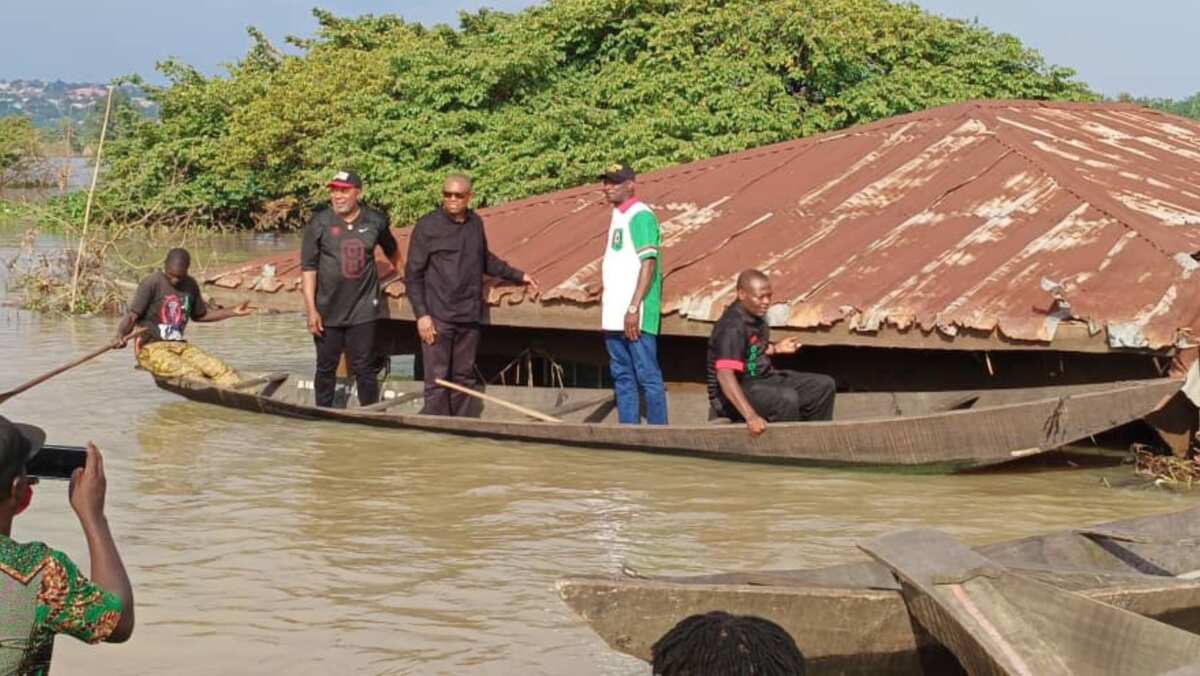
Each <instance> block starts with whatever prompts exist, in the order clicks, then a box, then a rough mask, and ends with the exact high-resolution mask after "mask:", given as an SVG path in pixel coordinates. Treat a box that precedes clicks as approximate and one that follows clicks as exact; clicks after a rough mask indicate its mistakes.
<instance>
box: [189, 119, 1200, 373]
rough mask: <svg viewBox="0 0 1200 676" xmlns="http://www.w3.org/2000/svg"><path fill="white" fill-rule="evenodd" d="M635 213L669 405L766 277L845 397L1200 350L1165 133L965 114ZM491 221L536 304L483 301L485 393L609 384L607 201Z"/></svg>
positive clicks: (397, 319)
mask: <svg viewBox="0 0 1200 676" xmlns="http://www.w3.org/2000/svg"><path fill="white" fill-rule="evenodd" d="M638 191H639V195H640V196H641V198H642V199H643V200H644V201H645V202H647V203H648V204H649V205H651V206H652V207H653V209H654V210H655V212H656V213H657V214H658V216H659V219H660V221H661V223H662V235H663V248H662V251H663V254H662V265H663V273H664V292H663V293H664V297H663V313H664V316H663V323H662V335H661V336H660V339H659V340H660V342H659V346H660V347H659V350H660V361H661V362H662V365H663V369H664V375H665V376H666V378H667V380H668V381H670V382H672V383H673V385H672V386H673V387H688V385H687V384H688V383H700V382H702V381H703V374H704V353H705V345H706V340H707V337H708V335H709V333H710V331H711V329H712V325H713V323H714V322H715V321H716V320H717V318H718V317H719V316H720V314H721V312H722V310H723V309H724V307H725V306H726V305H727V304H728V303H730V302H731V301H732V300H734V298H735V290H734V278H735V277H736V275H737V274H738V272H739V271H741V270H743V269H745V268H750V267H754V268H760V269H762V270H764V271H766V272H767V273H768V274H769V275H770V278H771V280H772V283H773V286H774V292H775V302H776V306H775V307H773V308H772V310H771V312H770V314H769V315H768V319H769V321H770V323H771V324H772V326H773V327H774V329H773V331H774V336H775V337H777V338H778V337H782V336H785V335H795V336H798V337H799V338H800V339H801V340H802V341H803V342H804V343H805V345H806V347H805V348H804V349H802V350H801V352H800V353H799V354H798V355H796V356H795V357H793V358H790V359H791V361H789V362H787V364H786V365H787V366H789V367H792V368H800V369H805V370H815V371H820V372H825V373H829V374H831V375H833V376H835V377H836V378H837V380H838V381H839V385H840V387H841V388H842V389H846V390H897V389H900V390H929V389H964V388H984V387H1015V386H1027V385H1043V384H1060V383H1061V384H1066V383H1083V382H1096V381H1107V380H1116V379H1124V378H1143V377H1156V376H1159V375H1161V374H1163V373H1165V372H1167V371H1168V370H1170V369H1172V368H1175V369H1178V368H1180V365H1181V363H1182V362H1181V360H1180V359H1179V358H1180V357H1184V356H1187V355H1190V354H1191V353H1194V352H1195V350H1193V349H1189V348H1192V347H1193V346H1194V345H1196V343H1195V340H1196V338H1197V336H1196V335H1194V334H1196V333H1197V332H1198V331H1200V294H1198V293H1197V280H1200V272H1197V270H1198V268H1200V262H1198V256H1200V124H1197V123H1195V122H1191V121H1188V120H1183V119H1180V118H1177V117H1173V116H1170V115H1167V114H1164V113H1159V112H1155V111H1151V110H1147V109H1144V108H1140V107H1137V106H1133V105H1129V104H1119V103H1088V104H1078V103H1054V102H1023V101H985V102H975V103H966V104H960V105H953V106H948V107H943V108H938V109H934V110H929V111H925V112H921V113H915V114H910V115H905V116H901V117H896V118H892V119H888V120H883V121H880V122H876V123H873V124H868V125H862V126H858V127H854V128H850V129H847V130H844V131H839V132H835V133H828V134H824V135H820V136H814V137H810V138H804V139H800V140H796V141H788V142H785V143H779V144H776V145H771V146H766V147H763V148H757V149H753V150H747V151H744V152H739V153H735V154H731V155H726V156H722V157H717V158H713V159H710V160H704V161H700V162H694V163H691V164H686V165H682V166H677V167H672V168H668V169H663V170H660V171H655V172H651V173H647V174H644V175H642V176H640V177H639V179H638ZM481 213H482V215H483V216H484V218H485V222H486V225H487V231H488V238H489V241H490V244H491V246H492V249H493V250H494V251H495V252H496V253H497V254H499V255H500V256H501V257H503V258H505V259H506V260H508V261H510V262H512V263H513V264H514V265H516V266H518V267H520V268H522V269H524V270H527V271H529V272H530V273H531V274H533V275H534V276H536V277H537V278H538V280H539V282H540V283H541V286H542V295H541V297H540V298H533V297H530V295H528V294H527V292H526V291H525V290H524V289H523V288H518V287H514V286H510V285H495V284H493V285H489V286H488V287H487V290H486V293H487V295H488V303H489V310H488V318H487V324H488V326H487V327H486V328H485V330H484V338H483V340H482V345H481V348H480V368H481V370H482V371H483V374H484V376H485V377H486V378H487V379H489V381H493V382H497V381H498V380H499V379H501V378H503V379H505V381H506V382H508V383H510V384H511V383H513V382H514V378H518V379H519V380H520V382H522V384H524V383H525V382H527V381H528V379H529V378H532V379H533V381H534V383H536V384H551V383H560V382H565V384H567V385H580V386H587V385H596V386H598V385H602V384H603V383H604V378H605V377H606V372H607V369H606V368H605V364H606V360H607V357H606V354H605V351H604V346H603V341H602V340H601V339H600V336H599V325H600V307H599V303H600V284H601V281H600V280H601V275H600V260H601V256H602V253H603V248H604V241H605V235H606V233H607V228H608V221H609V213H610V207H609V206H608V205H607V204H605V202H604V200H603V197H602V195H601V193H600V191H599V188H598V186H596V185H591V186H584V187H580V188H575V189H571V190H564V191H561V192H555V193H551V194H547V195H541V196H538V197H532V198H528V199H523V200H519V201H516V202H511V203H508V204H503V205H500V206H497V207H491V208H488V209H484V210H482V211H481ZM407 233H408V231H407V230H404V229H401V230H398V231H397V235H398V237H399V239H400V244H401V247H402V249H404V248H406V247H407ZM379 265H380V275H381V278H382V279H384V280H385V281H386V280H387V279H388V278H389V277H391V281H390V282H388V283H387V284H386V287H385V293H386V295H387V297H388V309H389V313H390V317H391V319H390V320H389V321H388V322H387V323H386V328H384V329H383V330H381V332H380V339H381V341H382V347H383V348H384V349H386V350H388V351H390V352H391V353H393V354H402V353H414V352H417V351H418V349H417V338H416V330H415V327H414V318H413V316H412V312H411V309H410V307H409V305H408V303H407V302H406V300H405V293H404V292H405V288H404V281H403V279H401V278H399V277H397V276H395V275H394V273H393V270H391V267H390V265H389V264H387V263H386V262H385V261H383V260H382V259H379ZM206 282H207V284H208V287H207V290H208V291H209V292H211V293H212V294H213V296H214V297H215V298H216V299H217V300H218V301H225V302H233V301H236V300H241V299H244V298H251V299H252V300H253V301H254V303H255V304H257V305H259V306H261V307H268V308H275V309H279V310H295V311H299V310H302V308H303V302H302V300H301V297H300V269H299V253H298V252H293V253H289V254H284V255H280V256H273V257H271V258H269V259H260V260H257V261H252V262H250V263H248V264H246V265H242V266H238V267H237V268H234V269H229V270H224V271H221V272H219V273H217V274H214V275H212V276H210V277H209V278H208V279H207V280H206ZM297 327H298V328H297V330H302V327H301V326H300V324H298V325H297ZM418 362H419V360H418ZM556 366H557V367H561V368H556Z"/></svg>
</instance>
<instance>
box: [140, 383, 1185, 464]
mask: <svg viewBox="0 0 1200 676" xmlns="http://www.w3.org/2000/svg"><path fill="white" fill-rule="evenodd" d="M248 378H250V380H249V381H248V382H244V383H242V386H240V387H234V388H222V387H217V386H215V385H213V384H212V383H210V382H207V381H197V380H190V379H183V378H157V379H156V382H157V383H158V386H159V387H161V388H163V389H165V390H168V391H170V392H174V393H176V394H179V395H182V396H184V397H187V398H189V399H194V400H196V401H202V402H207V403H211V404H217V405H219V406H226V407H230V408H238V409H243V410H248V411H257V412H262V413H270V414H274V415H282V416H290V417H296V418H307V419H314V420H332V421H338V422H350V423H359V424H365V425H376V426H382V427H394V428H400V429H418V430H427V431H431V432H443V433H448V434H460V435H474V436H484V437H491V438H497V439H518V440H525V441H543V442H549V443H554V444H569V445H577V446H587V447H590V448H597V449H627V450H637V451H647V452H654V453H682V454H694V455H704V456H711V457H724V458H736V459H742V460H755V461H763V462H794V463H810V464H823V465H864V466H884V467H888V466H891V467H900V466H903V467H910V468H917V469H921V470H923V471H934V472H937V471H956V470H961V469H966V468H971V467H981V466H986V465H994V464H998V463H1002V462H1007V461H1010V460H1013V459H1016V458H1021V457H1025V456H1029V455H1034V454H1037V453H1041V452H1044V451H1048V450H1052V449H1055V448H1058V447H1061V446H1063V445H1066V444H1069V443H1071V442H1074V441H1077V440H1079V439H1083V438H1086V437H1088V436H1090V435H1095V434H1099V433H1100V432H1103V431H1105V430H1108V429H1111V428H1113V427H1117V426H1119V425H1122V424H1124V423H1127V422H1130V421H1133V420H1138V419H1139V418H1141V417H1143V416H1145V415H1146V414H1148V413H1150V412H1151V411H1153V410H1154V409H1155V408H1156V407H1157V406H1159V405H1160V404H1161V403H1162V402H1163V401H1164V400H1165V399H1166V398H1167V397H1168V396H1170V395H1171V394H1173V393H1174V392H1176V391H1177V390H1178V389H1179V387H1180V384H1181V383H1180V381H1178V380H1171V379H1154V380H1141V381H1128V382H1115V383H1103V384H1092V385H1073V386H1060V387H1041V388H1026V389H1004V390H980V391H976V392H875V393H849V394H841V395H838V398H837V402H836V405H835V410H834V420H833V421H830V422H804V423H776V424H772V425H770V426H769V427H768V428H767V431H766V433H764V434H763V435H761V436H759V437H758V438H751V437H750V436H749V434H748V433H747V431H746V428H745V426H744V425H741V424H731V423H728V422H726V423H725V424H709V423H708V422H707V420H706V418H707V413H708V402H707V398H706V395H705V393H704V389H703V388H702V387H696V386H687V387H674V388H669V389H668V399H669V404H668V405H669V407H670V415H671V420H672V424H671V425H668V426H650V425H618V424H616V413H615V411H614V404H613V402H612V400H611V398H610V397H608V396H607V394H605V393H604V392H603V391H601V390H594V389H555V388H528V387H501V386H488V387H487V392H488V394H490V395H492V396H494V397H499V398H500V399H503V400H506V401H509V402H512V403H515V404H519V405H521V406H524V407H527V408H532V409H535V410H540V411H543V412H547V413H556V414H557V415H558V417H561V418H562V419H563V422H562V423H548V422H537V421H533V420H530V419H528V418H527V417H524V416H522V415H521V414H519V413H515V412H513V411H510V410H507V409H505V408H502V407H499V406H495V405H491V404H488V403H486V402H479V401H476V402H475V406H476V410H475V415H476V417H460V418H451V417H439V416H426V415H419V414H418V413H417V411H418V410H419V409H420V407H421V401H420V399H419V398H418V397H411V396H409V395H412V394H413V393H414V392H415V391H416V390H418V389H420V387H421V384H420V383H403V384H398V385H395V386H390V387H389V389H386V390H385V391H384V397H385V399H384V401H383V402H381V404H379V405H376V406H372V407H363V408H358V407H356V406H354V405H353V403H354V402H353V400H351V402H350V403H351V406H350V407H349V408H318V407H316V406H314V405H313V392H312V382H311V380H308V379H306V378H305V377H303V376H298V375H295V374H290V375H289V374H279V375H278V376H277V377H276V378H274V379H270V378H262V377H253V376H248ZM393 398H401V399H402V401H401V402H398V403H397V404H396V405H395V406H389V405H388V401H389V400H390V399H393ZM380 407H382V408H380Z"/></svg>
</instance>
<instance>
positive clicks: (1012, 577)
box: [859, 528, 1200, 676]
mask: <svg viewBox="0 0 1200 676" xmlns="http://www.w3.org/2000/svg"><path fill="white" fill-rule="evenodd" d="M859 547H860V548H861V549H862V550H863V551H865V552H866V553H867V554H868V555H870V556H871V558H873V559H875V560H877V561H879V562H880V563H882V564H884V565H885V566H887V567H888V568H890V569H891V571H892V573H893V574H894V575H895V576H896V578H897V579H898V580H899V582H900V587H901V594H902V595H903V597H904V602H905V604H906V605H907V607H908V611H909V614H911V615H912V617H913V618H914V619H916V620H917V621H918V622H919V623H920V624H921V627H922V628H923V629H925V630H926V631H928V632H929V634H930V635H931V636H933V638H934V639H936V640H937V642H938V643H940V644H941V645H943V646H945V647H946V648H947V649H949V650H950V652H952V653H953V654H954V656H955V658H957V659H958V662H959V664H961V665H962V666H963V667H964V668H965V669H966V670H967V673H969V674H972V675H973V676H974V675H978V676H1072V675H1076V674H1077V675H1080V676H1082V675H1084V674H1086V675H1088V676H1125V675H1126V674H1170V673H1182V672H1181V671H1180V670H1184V669H1191V670H1192V671H1191V672H1190V673H1193V674H1200V665H1197V664H1196V663H1197V661H1200V636H1197V635H1196V634H1192V633H1189V632H1186V631H1184V630H1182V629H1178V628H1176V627H1172V626H1170V625H1168V624H1164V623H1162V622H1158V621H1157V620H1153V619H1150V618H1148V617H1144V616H1142V615H1138V614H1137V613H1131V612H1129V611H1128V610H1124V609H1122V608H1117V607H1115V606H1111V605H1108V604H1106V603H1101V602H1100V601H1096V600H1094V599H1090V598H1088V597H1086V596H1084V595H1082V594H1078V593H1076V592H1072V591H1067V590H1064V589H1061V588H1059V587H1056V586H1054V585H1052V584H1047V583H1045V582H1041V581H1039V580H1036V579H1033V578H1032V577H1031V576H1029V575H1023V574H1021V573H1019V572H1017V571H1014V570H1012V569H1010V568H1007V567H1005V566H1003V565H1001V564H998V563H996V562H995V561H992V560H991V559H988V558H986V557H984V556H982V555H980V554H979V553H978V552H974V551H971V550H970V549H967V548H966V547H964V546H963V545H961V544H959V543H958V542H956V541H955V540H954V539H953V538H951V537H950V536H948V535H946V534H945V533H942V532H940V531H936V530H933V529H928V528H923V529H916V530H908V531H902V532H898V533H891V534H889V535H884V536H881V537H878V538H875V539H873V540H870V541H868V542H866V543H863V544H860V545H859Z"/></svg>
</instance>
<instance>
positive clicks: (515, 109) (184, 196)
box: [99, 0, 1093, 227]
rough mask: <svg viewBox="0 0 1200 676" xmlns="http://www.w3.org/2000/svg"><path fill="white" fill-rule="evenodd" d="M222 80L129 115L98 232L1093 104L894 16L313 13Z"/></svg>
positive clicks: (178, 89) (490, 186) (790, 7)
mask: <svg viewBox="0 0 1200 676" xmlns="http://www.w3.org/2000/svg"><path fill="white" fill-rule="evenodd" d="M314 14H315V15H316V17H317V19H318V21H319V24H320V28H319V30H318V32H317V34H316V37H315V38H313V39H311V40H300V39H291V40H289V41H290V42H292V44H293V45H294V46H295V47H298V48H299V49H300V52H301V53H300V54H298V55H296V54H285V53H282V52H281V51H279V50H277V49H276V48H275V47H273V46H272V45H270V44H269V43H268V42H267V41H266V40H265V39H263V37H262V36H261V35H260V34H258V33H257V32H256V31H254V29H251V31H250V32H251V35H252V36H253V37H254V38H255V44H254V46H253V47H252V48H251V49H250V51H249V52H248V53H247V54H246V56H245V57H244V58H243V59H242V60H241V61H240V62H238V63H237V64H235V65H234V66H232V67H231V68H230V70H229V73H228V74H227V75H226V76H223V77H205V76H203V75H201V74H200V73H199V72H197V71H196V70H195V69H193V68H190V67H188V66H186V65H184V64H181V63H177V62H168V63H165V64H162V65H161V66H160V69H161V70H162V72H163V73H164V74H165V75H166V76H167V78H168V80H169V83H170V84H169V85H168V86H166V87H164V88H160V89H156V90H151V91H150V95H151V97H152V98H153V99H154V100H155V101H156V102H157V104H158V105H159V110H160V119H158V120H145V119H143V118H140V117H139V116H136V115H132V114H128V113H127V114H125V115H123V116H122V117H121V119H120V120H119V122H118V124H119V125H121V133H120V134H118V139H119V140H117V141H116V142H114V143H113V144H112V145H111V146H110V148H109V149H108V150H107V151H106V153H107V156H108V160H109V163H108V169H109V170H108V173H107V174H106V177H105V182H106V184H107V186H108V187H107V188H106V190H105V193H104V194H103V195H101V196H100V197H99V209H100V212H99V213H100V214H101V216H102V218H106V219H109V220H125V221H128V220H140V219H145V220H147V221H182V220H186V221H188V222H199V223H212V224H239V225H249V224H257V225H259V226H260V227H274V226H280V225H292V226H294V225H296V224H298V223H299V222H300V220H301V218H302V217H303V216H304V215H305V214H306V213H307V212H308V210H310V209H311V208H312V207H313V205H314V204H316V203H318V202H320V201H321V200H322V199H323V191H322V189H321V186H322V184H323V182H324V180H325V179H326V178H327V177H328V176H329V175H330V173H331V172H332V171H333V170H335V169H336V168H340V167H350V168H354V169H356V170H357V171H359V172H360V173H361V174H362V175H363V176H364V179H365V180H366V181H367V183H368V186H367V197H368V199H369V200H370V201H373V202H375V203H377V204H380V205H382V206H384V207H386V208H388V209H389V210H390V211H391V213H392V216H393V220H394V221H395V222H397V223H406V222H411V221H412V219H413V218H414V217H416V216H417V215H418V214H420V213H421V212H423V211H424V210H426V209H428V208H429V207H430V205H432V204H433V203H434V200H435V198H436V195H437V192H436V191H437V190H438V189H439V188H440V178H441V177H442V176H443V175H444V174H445V173H446V172H448V171H450V170H463V171H467V172H469V173H471V174H472V175H473V176H475V177H476V179H477V180H476V191H477V193H478V194H479V195H480V198H481V202H482V203H483V204H488V203H492V204H494V203H497V202H500V201H504V200H510V199H514V198H518V197H522V196H527V195H531V194H537V193H541V192H545V191H549V190H553V189H557V188H563V187H567V186H572V185H578V184H581V183H584V182H587V181H590V180H592V178H593V176H594V175H595V174H596V173H597V170H598V168H599V167H601V166H603V165H605V164H608V163H610V162H611V161H613V160H614V159H626V160H628V161H629V162H631V163H632V164H633V165H634V167H635V168H637V169H638V170H643V171H644V170H649V169H654V168H658V167H662V166H665V165H671V164H677V163H681V162H687V161H691V160H696V159H700V158H705V157H710V156H713V155H718V154H722V153H728V152H732V151H736V150H742V149H745V148H749V147H753V146H758V145H762V144H766V143H771V142H775V141H780V140H784V139H790V138H795V137H799V136H803V135H806V134H812V133H815V132H821V131H826V130H831V129H838V128H842V127H846V126H848V125H852V124H856V123H859V122H866V121H871V120H876V119H879V118H882V117H886V116H890V115H895V114H898V113H905V112H910V111H914V110H920V109H924V108H928V107H931V106H936V105H941V104H945V103H950V102H954V101H961V100H966V99H974V98H992V97H1003V98H1026V99H1030V98H1033V99H1039V98H1055V99H1089V98H1093V94H1092V93H1091V92H1090V91H1089V90H1088V89H1087V87H1086V86H1084V85H1083V84H1081V83H1079V82H1077V81H1075V80H1073V76H1074V73H1073V71H1071V70H1068V69H1065V68H1059V67H1054V66H1049V65H1047V64H1046V63H1045V62H1044V61H1043V59H1042V57H1041V56H1040V55H1038V54H1037V53H1036V52H1034V51H1033V50H1030V49H1028V48H1026V47H1024V46H1023V45H1022V44H1021V43H1020V42H1019V41H1018V40H1017V39H1016V38H1014V37H1012V36H1009V35H999V34H995V33H992V32H990V31H988V30H986V29H984V28H981V27H979V26H977V25H974V24H970V23H964V22H960V21H953V20H948V19H944V18H941V17H936V16H933V15H930V14H926V13H924V12H922V11H921V10H920V9H918V8H916V7H915V6H911V5H897V4H892V3H890V2H887V1H885V0H549V2H547V3H546V4H544V5H539V6H536V7H534V8H531V9H528V10H525V11H523V12H521V13H519V14H513V15H509V14H502V13H497V12H493V11H488V10H482V11H479V12H476V13H470V14H463V15H462V16H461V25H460V27H459V28H458V29H451V28H449V27H446V26H438V27H435V28H431V29H427V28H424V27H422V26H420V25H417V24H412V23H407V22H405V21H404V20H402V19H401V18H399V17H396V16H364V17H359V18H355V19H341V18H337V17H335V16H333V15H331V14H329V13H326V12H323V11H320V10H314Z"/></svg>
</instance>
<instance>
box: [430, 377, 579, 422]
mask: <svg viewBox="0 0 1200 676" xmlns="http://www.w3.org/2000/svg"><path fill="white" fill-rule="evenodd" d="M433 382H435V383H437V384H438V385H441V386H442V387H444V388H446V389H448V390H454V391H455V392H462V393H463V394H465V395H467V396H471V397H475V398H476V399H482V400H484V401H487V402H491V403H493V404H496V405H497V406H503V407H504V408H507V409H509V410H512V411H516V412H517V413H520V414H522V415H527V416H529V417H530V418H535V419H537V420H541V421H542V422H552V423H560V422H562V420H561V419H559V418H555V417H554V416H550V415H546V414H545V413H542V412H540V411H535V410H533V409H531V408H525V407H524V406H519V405H517V404H513V403H510V402H507V401H504V400H503V399H497V398H496V397H493V396H491V395H490V394H484V393H483V392H476V391H475V390H472V389H471V388H469V387H463V386H462V385H456V384H454V383H452V382H450V381H448V380H442V379H441V378H437V379H436V380H434V381H433Z"/></svg>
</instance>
